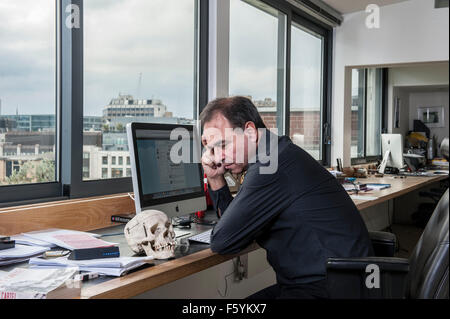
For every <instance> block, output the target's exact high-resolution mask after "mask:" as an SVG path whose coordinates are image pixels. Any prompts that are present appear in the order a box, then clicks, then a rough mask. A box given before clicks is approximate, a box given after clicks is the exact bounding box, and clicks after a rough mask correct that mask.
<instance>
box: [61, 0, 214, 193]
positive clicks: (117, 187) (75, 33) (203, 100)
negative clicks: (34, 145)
mask: <svg viewBox="0 0 450 319" xmlns="http://www.w3.org/2000/svg"><path fill="white" fill-rule="evenodd" d="M66 1H67V0H66ZM72 3H73V4H77V5H78V6H79V8H80V28H79V29H72V34H71V37H72V43H71V44H72V101H71V102H72V130H71V134H72V145H76V147H75V148H73V151H72V153H71V162H72V165H71V168H70V171H71V174H70V178H68V179H67V182H66V183H64V189H65V195H67V196H69V197H70V198H80V197H89V196H99V195H108V194H115V193H127V192H132V191H133V184H132V180H131V177H119V178H110V179H98V180H83V177H82V174H81V172H82V160H81V155H80V154H81V153H82V148H83V125H82V123H83V112H84V105H83V90H84V79H83V72H84V65H83V56H84V41H83V30H84V29H83V9H84V7H83V0H72ZM195 6H196V10H195V17H194V18H195V19H196V21H197V25H196V27H197V28H196V29H195V34H196V37H195V39H194V46H195V48H196V50H195V60H194V75H195V78H196V81H197V83H196V85H195V87H196V92H194V100H193V107H194V113H193V114H194V118H198V114H199V109H200V106H201V105H202V106H203V105H206V104H207V100H208V91H207V87H208V86H207V81H208V77H207V74H208V73H207V72H208V59H207V56H208V52H207V50H208V43H207V40H208V14H207V13H208V0H197V1H196V2H195ZM79 123H81V125H80V124H79Z"/></svg>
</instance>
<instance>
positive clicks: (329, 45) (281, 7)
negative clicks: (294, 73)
mask: <svg viewBox="0 0 450 319" xmlns="http://www.w3.org/2000/svg"><path fill="white" fill-rule="evenodd" d="M259 1H260V2H263V3H265V4H266V5H268V6H271V7H272V8H274V9H276V10H278V11H279V12H281V13H284V14H285V15H286V41H285V45H286V46H285V48H284V53H285V74H284V76H285V78H284V85H285V87H284V109H283V110H282V111H281V113H282V114H283V116H284V119H283V120H284V125H283V135H289V125H290V103H291V101H290V92H291V80H290V78H291V26H292V23H293V21H295V22H296V23H297V24H299V25H301V26H303V27H305V28H307V29H309V30H311V31H313V32H315V33H317V34H319V35H321V36H323V41H324V42H323V57H322V63H323V70H322V72H323V74H322V81H323V82H322V85H323V86H322V88H323V89H322V101H323V105H322V114H321V118H322V123H321V130H322V131H321V135H322V140H321V144H322V154H321V155H322V159H321V160H318V162H319V163H320V164H321V165H323V166H326V167H329V166H330V165H331V108H332V102H331V98H332V67H333V28H332V27H331V26H329V25H327V24H325V23H323V22H322V21H320V20H318V19H316V18H314V17H312V16H310V15H309V14H307V13H306V12H304V11H303V10H301V9H299V8H297V7H295V6H293V5H291V4H289V3H288V2H286V1H282V0H259ZM277 112H278V110H277Z"/></svg>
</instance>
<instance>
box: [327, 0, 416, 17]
mask: <svg viewBox="0 0 450 319" xmlns="http://www.w3.org/2000/svg"><path fill="white" fill-rule="evenodd" d="M403 1H407V0H322V2H324V3H326V4H327V5H329V6H330V7H332V8H334V9H335V10H337V11H339V12H340V13H341V14H346V13H350V12H356V11H363V10H366V7H367V6H368V5H369V4H372V3H373V4H377V5H378V6H380V7H382V6H387V5H390V4H394V3H399V2H403Z"/></svg>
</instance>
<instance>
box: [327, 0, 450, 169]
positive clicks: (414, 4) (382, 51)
mask: <svg viewBox="0 0 450 319" xmlns="http://www.w3.org/2000/svg"><path fill="white" fill-rule="evenodd" d="M367 16H368V13H366V12H365V11H360V12H355V13H351V14H347V15H344V22H343V23H342V25H341V26H339V27H337V28H335V30H334V59H333V60H334V61H333V62H334V64H333V96H332V101H333V105H332V107H333V114H332V154H331V156H332V163H336V158H338V157H340V158H342V159H343V164H344V165H345V166H348V165H350V132H351V122H350V121H351V116H350V114H351V113H350V107H351V70H350V69H351V67H356V66H388V65H396V64H402V63H416V62H430V61H448V59H449V30H448V27H449V10H448V8H444V9H434V1H433V0H410V1H405V2H401V3H397V4H393V5H389V6H384V7H381V8H380V28H378V29H369V28H367V27H366V24H365V20H366V18H367Z"/></svg>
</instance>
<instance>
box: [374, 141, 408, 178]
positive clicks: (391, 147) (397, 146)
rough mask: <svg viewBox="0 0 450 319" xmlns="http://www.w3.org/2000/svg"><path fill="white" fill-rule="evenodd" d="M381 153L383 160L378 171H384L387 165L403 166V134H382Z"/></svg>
mask: <svg viewBox="0 0 450 319" xmlns="http://www.w3.org/2000/svg"><path fill="white" fill-rule="evenodd" d="M381 154H383V160H382V162H381V165H380V168H379V169H378V172H380V173H384V170H385V169H386V166H388V167H395V168H398V169H400V168H402V167H403V137H402V135H401V134H381Z"/></svg>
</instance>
